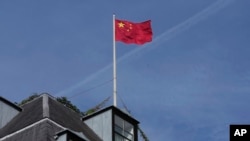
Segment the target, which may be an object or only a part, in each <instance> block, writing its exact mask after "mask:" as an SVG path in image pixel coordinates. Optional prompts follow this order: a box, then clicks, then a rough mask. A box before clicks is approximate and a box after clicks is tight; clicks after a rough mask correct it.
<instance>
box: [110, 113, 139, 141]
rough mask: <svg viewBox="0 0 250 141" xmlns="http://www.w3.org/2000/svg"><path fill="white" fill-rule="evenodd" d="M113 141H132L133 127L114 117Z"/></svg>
mask: <svg viewBox="0 0 250 141" xmlns="http://www.w3.org/2000/svg"><path fill="white" fill-rule="evenodd" d="M114 128H115V141H134V127H133V125H132V124H130V123H129V122H127V121H125V120H124V119H122V118H120V117H119V116H116V115H115V127H114Z"/></svg>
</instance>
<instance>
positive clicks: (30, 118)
mask: <svg viewBox="0 0 250 141" xmlns="http://www.w3.org/2000/svg"><path fill="white" fill-rule="evenodd" d="M21 108H22V109H23V110H22V112H20V113H19V114H18V115H17V116H16V117H14V118H13V119H12V120H11V121H10V122H9V123H8V124H7V125H6V126H4V127H3V128H2V129H0V139H1V138H3V137H5V136H7V135H10V134H13V133H14V132H17V131H19V130H22V129H24V128H25V127H27V126H30V125H32V124H34V123H37V122H39V121H41V120H43V119H46V118H48V119H49V120H51V121H53V122H55V123H57V124H58V125H60V126H61V127H64V128H67V129H70V130H72V131H76V132H82V133H83V134H84V135H85V136H86V137H87V138H88V139H89V140H91V141H101V139H100V138H99V137H98V136H97V135H96V134H95V133H94V132H93V131H92V130H91V129H90V128H89V127H88V126H87V125H86V124H85V123H83V122H82V121H81V117H80V115H78V114H77V113H75V112H74V111H72V110H71V109H69V108H67V107H65V106H64V105H62V104H61V103H59V102H57V101H56V100H55V99H54V98H53V97H51V96H49V95H48V94H42V95H41V96H40V97H38V98H37V99H34V100H33V101H31V102H29V103H27V104H25V105H23V106H21ZM46 127H47V128H48V127H50V126H46ZM51 128H55V127H51ZM59 129H60V130H62V128H58V127H57V129H56V130H53V131H56V132H59V131H60V130H59ZM44 132H48V130H47V131H44ZM56 132H55V133H54V135H55V134H56ZM39 134H42V133H40V132H39ZM50 136H51V135H50ZM40 138H41V137H40ZM51 138H53V137H51ZM50 140H51V139H50ZM52 140H54V139H52Z"/></svg>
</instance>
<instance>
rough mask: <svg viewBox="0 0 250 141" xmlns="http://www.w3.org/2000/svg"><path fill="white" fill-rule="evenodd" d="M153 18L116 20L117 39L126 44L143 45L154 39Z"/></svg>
mask: <svg viewBox="0 0 250 141" xmlns="http://www.w3.org/2000/svg"><path fill="white" fill-rule="evenodd" d="M152 34H153V33H152V28H151V20H148V21H145V22H141V23H133V22H130V21H125V20H118V19H116V20H115V40H116V41H121V42H124V43H126V44H131V43H134V44H138V45H142V44H144V43H146V42H151V41H152Z"/></svg>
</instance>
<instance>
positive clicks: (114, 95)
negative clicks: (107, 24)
mask: <svg viewBox="0 0 250 141" xmlns="http://www.w3.org/2000/svg"><path fill="white" fill-rule="evenodd" d="M113 79H114V80H113V84H114V89H113V100H114V106H115V107H116V106H117V100H116V95H117V89H116V43H115V14H113Z"/></svg>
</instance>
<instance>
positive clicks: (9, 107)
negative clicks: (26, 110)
mask: <svg viewBox="0 0 250 141" xmlns="http://www.w3.org/2000/svg"><path fill="white" fill-rule="evenodd" d="M21 111H22V109H21V108H20V107H19V106H17V105H16V104H14V103H12V102H10V101H8V100H6V99H5V98H3V97H1V96H0V129H1V128H2V127H4V126H5V125H6V124H7V123H8V122H9V121H11V120H12V119H13V118H14V117H15V116H16V115H17V114H18V113H20V112H21Z"/></svg>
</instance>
